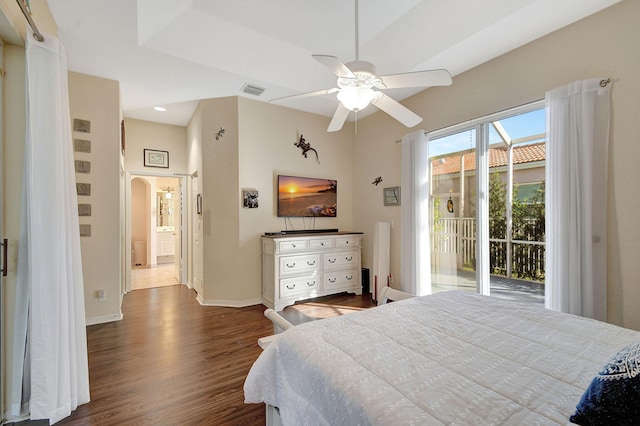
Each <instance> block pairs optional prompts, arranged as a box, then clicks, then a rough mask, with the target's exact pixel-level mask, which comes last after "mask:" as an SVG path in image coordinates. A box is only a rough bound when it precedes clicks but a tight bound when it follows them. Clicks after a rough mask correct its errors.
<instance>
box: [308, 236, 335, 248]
mask: <svg viewBox="0 0 640 426" xmlns="http://www.w3.org/2000/svg"><path fill="white" fill-rule="evenodd" d="M309 246H310V247H311V250H328V249H332V248H334V247H335V238H334V239H329V238H327V239H326V240H311V241H309Z"/></svg>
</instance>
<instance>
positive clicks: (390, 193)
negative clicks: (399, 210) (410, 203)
mask: <svg viewBox="0 0 640 426" xmlns="http://www.w3.org/2000/svg"><path fill="white" fill-rule="evenodd" d="M382 195H383V201H384V205H385V206H399V205H400V187H399V186H394V187H391V188H384V190H383V192H382Z"/></svg>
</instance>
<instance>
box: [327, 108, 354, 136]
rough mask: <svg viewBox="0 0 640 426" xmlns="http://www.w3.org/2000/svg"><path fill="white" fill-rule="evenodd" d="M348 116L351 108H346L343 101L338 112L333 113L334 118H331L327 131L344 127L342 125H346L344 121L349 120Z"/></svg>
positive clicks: (334, 130)
mask: <svg viewBox="0 0 640 426" xmlns="http://www.w3.org/2000/svg"><path fill="white" fill-rule="evenodd" d="M348 116H349V110H348V109H346V108H345V107H344V105H342V103H339V104H338V108H337V109H336V112H334V113H333V118H332V119H331V123H329V127H328V128H327V132H337V131H338V130H340V129H342V126H343V125H344V122H345V121H347V117H348Z"/></svg>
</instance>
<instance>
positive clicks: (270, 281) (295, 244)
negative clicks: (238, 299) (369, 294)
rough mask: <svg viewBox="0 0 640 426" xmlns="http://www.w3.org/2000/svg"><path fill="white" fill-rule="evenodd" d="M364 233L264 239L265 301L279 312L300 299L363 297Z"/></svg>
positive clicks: (263, 274)
mask: <svg viewBox="0 0 640 426" xmlns="http://www.w3.org/2000/svg"><path fill="white" fill-rule="evenodd" d="M361 241H362V234H361V233H346V232H335V233H329V234H295V235H275V236H271V235H264V236H262V302H263V303H264V304H265V305H266V306H267V307H269V308H271V309H274V310H276V311H281V310H283V309H284V308H285V307H286V306H288V305H292V304H293V303H294V302H295V301H297V300H303V299H309V298H312V297H318V296H326V295H329V294H335V293H341V292H345V291H347V292H349V293H355V294H362V282H361V278H360V272H361V266H360V265H361V264H360V247H361Z"/></svg>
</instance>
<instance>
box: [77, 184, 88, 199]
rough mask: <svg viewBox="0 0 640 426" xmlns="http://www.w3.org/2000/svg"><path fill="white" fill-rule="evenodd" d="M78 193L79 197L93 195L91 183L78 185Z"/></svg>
mask: <svg viewBox="0 0 640 426" xmlns="http://www.w3.org/2000/svg"><path fill="white" fill-rule="evenodd" d="M76 193H77V194H78V195H87V196H88V195H91V184H90V183H76Z"/></svg>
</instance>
